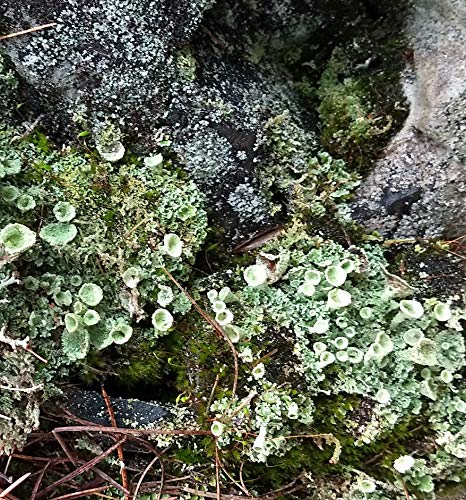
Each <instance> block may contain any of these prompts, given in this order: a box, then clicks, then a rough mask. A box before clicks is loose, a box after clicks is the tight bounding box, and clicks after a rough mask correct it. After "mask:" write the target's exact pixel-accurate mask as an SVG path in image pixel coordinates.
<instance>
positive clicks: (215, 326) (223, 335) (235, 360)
mask: <svg viewBox="0 0 466 500" xmlns="http://www.w3.org/2000/svg"><path fill="white" fill-rule="evenodd" d="M163 270H164V272H165V274H166V275H167V276H168V277H169V278H170V279H171V280H172V281H173V283H174V284H175V285H176V286H177V288H178V289H179V290H181V292H182V293H183V294H184V295H185V296H186V297H187V298H188V300H189V301H190V302H191V304H192V305H193V306H194V309H196V311H197V312H198V313H199V314H200V315H201V316H202V317H203V318H204V320H205V321H207V323H209V325H211V326H212V328H213V329H214V330H215V332H217V334H218V335H219V336H220V337H221V338H223V339H224V340H225V341H226V343H227V344H228V347H229V348H230V350H231V352H232V355H233V363H234V369H235V373H234V379H233V388H232V390H231V400H232V401H233V399H234V397H235V394H236V389H237V387H238V378H239V368H238V353H237V352H236V349H235V346H234V345H233V342H232V341H231V340H230V337H228V335H227V334H226V333H225V330H224V329H223V328H222V327H221V326H220V325H219V324H218V323H217V321H215V320H214V319H213V318H211V317H210V316H209V315H208V314H207V313H206V312H205V311H204V310H203V309H202V308H201V307H199V305H198V304H197V302H196V301H195V300H194V299H193V298H192V297H191V295H190V294H189V293H188V292H187V291H186V290H185V289H184V288H183V287H182V286H181V285H180V284H179V283H178V281H177V280H176V279H175V278H174V276H173V275H172V274H171V273H170V272H169V271H167V270H166V269H165V268H164V269H163Z"/></svg>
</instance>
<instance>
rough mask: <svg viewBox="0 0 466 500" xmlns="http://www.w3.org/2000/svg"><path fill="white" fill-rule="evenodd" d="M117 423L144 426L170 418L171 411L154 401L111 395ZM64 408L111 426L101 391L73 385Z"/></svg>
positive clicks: (133, 426)
mask: <svg viewBox="0 0 466 500" xmlns="http://www.w3.org/2000/svg"><path fill="white" fill-rule="evenodd" d="M110 401H111V404H112V407H113V411H114V413H115V420H116V422H117V425H118V427H123V428H135V427H138V428H147V427H151V426H156V425H157V423H160V422H162V421H167V420H168V421H169V420H171V417H172V414H171V412H170V411H169V410H168V409H167V408H164V407H162V406H159V405H158V404H156V403H151V402H147V401H140V400H138V399H124V398H117V397H111V398H110ZM63 406H64V408H65V409H67V410H69V411H70V412H71V413H73V414H74V415H76V416H77V417H79V418H81V419H83V420H87V421H89V422H94V423H95V424H98V425H104V426H110V425H111V422H110V419H109V416H108V410H107V407H106V405H105V402H104V399H103V397H102V395H101V394H99V393H98V392H93V391H83V390H81V389H77V388H74V389H72V390H70V391H68V392H67V393H66V399H65V401H64V403H63Z"/></svg>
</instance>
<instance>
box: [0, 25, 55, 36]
mask: <svg viewBox="0 0 466 500" xmlns="http://www.w3.org/2000/svg"><path fill="white" fill-rule="evenodd" d="M57 24H58V23H48V24H42V25H41V26H35V27H34V28H28V29H27V30H21V31H16V32H15V33H9V34H8V35H1V36H0V40H6V39H7V38H14V37H17V36H20V35H26V34H28V33H34V32H36V31H41V30H45V29H47V28H52V27H53V26H56V25H57Z"/></svg>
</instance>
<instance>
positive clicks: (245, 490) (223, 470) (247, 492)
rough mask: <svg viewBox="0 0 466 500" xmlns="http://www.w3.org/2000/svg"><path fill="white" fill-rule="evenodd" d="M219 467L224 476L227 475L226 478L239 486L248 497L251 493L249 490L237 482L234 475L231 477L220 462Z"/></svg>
mask: <svg viewBox="0 0 466 500" xmlns="http://www.w3.org/2000/svg"><path fill="white" fill-rule="evenodd" d="M220 468H221V469H222V472H223V473H224V474H225V476H227V477H228V479H229V480H230V481H231V482H232V483H233V484H234V485H235V486H236V487H237V488H239V489H240V490H241V491H242V492H243V493H245V494H246V495H248V497H250V496H251V494H250V493H249V491H248V490H247V488H245V487H244V485H242V484H240V483H238V481H236V479H235V478H234V477H232V475H231V474H230V473H229V472H228V471H227V470H226V469H225V467H224V466H223V465H222V464H220Z"/></svg>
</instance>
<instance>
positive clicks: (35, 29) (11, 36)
mask: <svg viewBox="0 0 466 500" xmlns="http://www.w3.org/2000/svg"><path fill="white" fill-rule="evenodd" d="M56 25H57V23H48V24H42V25H41V26H35V27H34V28H28V29H27V30H21V31H16V32H15V33H9V34H8V35H1V36H0V40H6V39H7V38H14V37H17V36H20V35H26V34H28V33H34V32H36V31H41V30H45V29H47V28H52V27H53V26H56ZM0 498H1V497H0Z"/></svg>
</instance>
